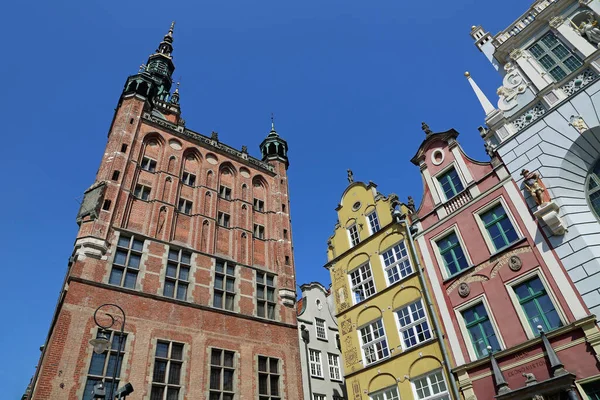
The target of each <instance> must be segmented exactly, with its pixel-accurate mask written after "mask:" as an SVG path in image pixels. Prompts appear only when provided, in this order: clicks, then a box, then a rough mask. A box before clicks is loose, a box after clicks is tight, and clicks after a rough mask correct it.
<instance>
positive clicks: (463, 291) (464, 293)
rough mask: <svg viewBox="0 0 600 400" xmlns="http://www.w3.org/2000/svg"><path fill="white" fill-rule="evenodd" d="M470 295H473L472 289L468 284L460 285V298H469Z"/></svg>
mask: <svg viewBox="0 0 600 400" xmlns="http://www.w3.org/2000/svg"><path fill="white" fill-rule="evenodd" d="M469 293H471V288H470V287H469V284H468V283H466V282H463V283H461V284H460V285H458V294H459V296H460V297H467V296H468V295H469Z"/></svg>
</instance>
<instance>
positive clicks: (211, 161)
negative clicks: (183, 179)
mask: <svg viewBox="0 0 600 400" xmlns="http://www.w3.org/2000/svg"><path fill="white" fill-rule="evenodd" d="M206 161H207V162H208V163H209V164H212V165H216V164H217V163H218V162H219V160H217V156H215V155H214V154H213V153H208V154H207V155H206Z"/></svg>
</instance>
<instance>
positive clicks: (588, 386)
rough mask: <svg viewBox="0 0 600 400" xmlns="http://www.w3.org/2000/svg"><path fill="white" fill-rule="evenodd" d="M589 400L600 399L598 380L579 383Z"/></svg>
mask: <svg viewBox="0 0 600 400" xmlns="http://www.w3.org/2000/svg"><path fill="white" fill-rule="evenodd" d="M581 388H582V389H583V391H584V392H585V394H586V395H587V397H588V399H589V400H600V380H596V381H593V382H590V383H585V384H583V385H581Z"/></svg>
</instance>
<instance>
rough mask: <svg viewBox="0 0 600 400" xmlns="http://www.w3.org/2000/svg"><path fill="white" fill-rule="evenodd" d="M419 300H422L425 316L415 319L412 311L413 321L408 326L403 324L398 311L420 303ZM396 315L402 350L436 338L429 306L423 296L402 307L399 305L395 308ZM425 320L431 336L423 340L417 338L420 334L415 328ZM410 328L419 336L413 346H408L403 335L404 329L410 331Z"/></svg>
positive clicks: (411, 317)
mask: <svg viewBox="0 0 600 400" xmlns="http://www.w3.org/2000/svg"><path fill="white" fill-rule="evenodd" d="M418 302H421V308H422V309H423V313H424V314H425V317H423V318H419V319H418V320H416V321H415V320H414V319H413V315H412V312H411V313H410V319H411V322H410V324H408V325H406V326H402V324H401V323H400V318H399V317H398V311H400V310H402V309H404V308H407V307H410V306H412V305H413V304H416V303H418ZM409 311H410V310H409ZM394 317H395V320H396V325H397V327H398V336H399V338H400V345H401V346H402V350H408V349H410V348H413V347H415V346H418V345H420V344H421V343H426V342H428V341H430V340H433V339H435V334H434V332H433V329H432V326H431V321H430V320H429V315H428V314H427V307H426V305H425V302H424V301H423V298H422V297H420V298H419V299H417V300H414V301H411V302H410V303H407V304H404V305H402V306H401V307H398V308H397V309H395V310H394ZM423 322H427V327H428V329H429V336H430V338H429V339H425V340H422V341H419V340H418V338H417V336H418V335H417V332H416V331H415V329H414V328H415V327H416V326H417V325H420V324H421V323H423ZM408 330H412V331H413V333H414V334H415V338H417V343H415V344H413V345H412V346H407V345H406V344H405V343H404V336H403V335H402V333H403V332H404V331H408Z"/></svg>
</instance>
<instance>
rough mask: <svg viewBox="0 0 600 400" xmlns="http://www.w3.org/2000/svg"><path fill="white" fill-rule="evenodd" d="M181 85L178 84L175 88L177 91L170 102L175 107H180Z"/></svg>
mask: <svg viewBox="0 0 600 400" xmlns="http://www.w3.org/2000/svg"><path fill="white" fill-rule="evenodd" d="M179 83H180V82H177V86H176V87H175V91H174V92H173V94H172V95H171V99H170V100H169V102H170V103H171V104H174V105H177V106H178V105H179Z"/></svg>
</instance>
